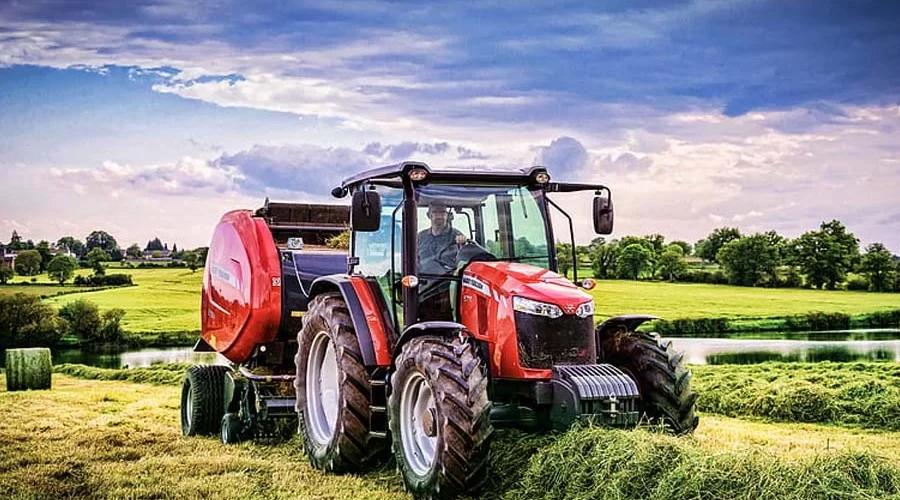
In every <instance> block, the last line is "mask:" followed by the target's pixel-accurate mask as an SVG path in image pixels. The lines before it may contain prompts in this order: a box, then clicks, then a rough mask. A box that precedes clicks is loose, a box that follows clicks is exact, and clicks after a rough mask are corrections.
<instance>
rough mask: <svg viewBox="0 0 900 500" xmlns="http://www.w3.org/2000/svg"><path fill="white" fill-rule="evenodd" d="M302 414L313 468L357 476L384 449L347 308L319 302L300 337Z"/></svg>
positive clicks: (335, 299) (329, 300)
mask: <svg viewBox="0 0 900 500" xmlns="http://www.w3.org/2000/svg"><path fill="white" fill-rule="evenodd" d="M297 345H298V350H297V357H296V358H295V361H296V365H297V378H296V379H295V382H294V384H295V388H296V391H297V412H298V414H299V417H300V434H301V435H302V436H303V446H304V448H305V449H306V454H307V456H308V457H309V461H310V463H311V464H312V465H313V467H316V468H318V469H321V470H325V471H330V472H357V471H359V470H361V469H362V467H363V466H364V465H365V464H366V462H367V461H368V460H369V459H371V458H372V457H374V456H375V455H376V454H377V453H378V452H380V450H381V449H382V448H383V439H376V438H374V437H373V436H372V435H371V434H370V433H369V430H370V429H369V426H370V422H369V420H370V418H369V416H370V412H371V408H370V405H371V397H372V396H371V384H370V383H369V377H368V373H367V371H366V367H365V365H364V364H363V360H362V355H361V354H360V348H359V340H357V338H356V334H355V332H354V330H353V323H352V322H351V320H350V313H349V311H348V310H347V304H346V303H345V302H344V300H343V298H342V297H341V295H340V293H336V292H334V293H324V294H321V295H318V296H316V297H315V298H314V299H313V300H312V302H311V303H310V306H309V312H307V313H306V315H305V316H304V317H303V328H302V329H301V330H300V333H299V334H298V335H297Z"/></svg>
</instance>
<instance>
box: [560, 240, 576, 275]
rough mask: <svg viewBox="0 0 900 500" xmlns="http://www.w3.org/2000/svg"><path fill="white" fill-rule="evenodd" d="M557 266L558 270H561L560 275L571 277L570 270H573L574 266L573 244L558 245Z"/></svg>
mask: <svg viewBox="0 0 900 500" xmlns="http://www.w3.org/2000/svg"><path fill="white" fill-rule="evenodd" d="M556 265H557V269H559V274H561V275H563V276H568V275H569V270H571V269H572V266H573V265H574V261H573V260H572V244H571V243H557V244H556Z"/></svg>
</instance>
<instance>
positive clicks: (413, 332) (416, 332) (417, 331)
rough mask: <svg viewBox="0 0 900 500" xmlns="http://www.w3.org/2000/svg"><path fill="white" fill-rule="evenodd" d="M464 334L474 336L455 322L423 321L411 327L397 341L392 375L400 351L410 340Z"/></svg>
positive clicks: (393, 355)
mask: <svg viewBox="0 0 900 500" xmlns="http://www.w3.org/2000/svg"><path fill="white" fill-rule="evenodd" d="M460 334H463V335H465V336H467V337H471V336H472V334H471V333H469V330H468V329H467V328H466V327H465V326H464V325H462V324H460V323H456V322H454V321H423V322H421V323H416V324H414V325H410V326H408V327H407V328H406V330H403V333H402V334H401V335H400V339H399V340H397V345H395V346H394V352H393V354H392V355H391V373H393V371H394V367H395V365H394V360H396V359H397V356H399V355H400V350H401V349H403V345H404V344H406V343H407V342H409V341H410V340H412V339H414V338H416V337H421V336H423V335H435V336H439V337H448V336H455V335H460Z"/></svg>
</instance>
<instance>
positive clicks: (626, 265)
mask: <svg viewBox="0 0 900 500" xmlns="http://www.w3.org/2000/svg"><path fill="white" fill-rule="evenodd" d="M652 257H653V252H651V251H650V250H649V249H648V248H647V247H645V246H644V245H641V244H638V243H632V244H630V245H628V246H626V247H625V248H623V249H622V251H621V252H620V253H619V258H618V263H617V265H616V274H617V275H618V276H619V277H620V278H626V279H632V280H636V279H638V277H640V275H641V274H642V273H643V272H644V271H645V270H647V269H648V268H649V267H650V259H651V258H652Z"/></svg>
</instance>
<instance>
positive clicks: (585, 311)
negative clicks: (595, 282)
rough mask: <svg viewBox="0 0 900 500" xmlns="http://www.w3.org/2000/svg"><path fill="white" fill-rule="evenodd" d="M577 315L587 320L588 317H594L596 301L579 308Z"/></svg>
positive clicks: (576, 311)
mask: <svg viewBox="0 0 900 500" xmlns="http://www.w3.org/2000/svg"><path fill="white" fill-rule="evenodd" d="M575 314H576V315H578V317H579V318H587V317H588V316H593V315H594V301H593V300H592V301H590V302H585V303H584V304H581V305H580V306H578V309H576V310H575Z"/></svg>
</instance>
